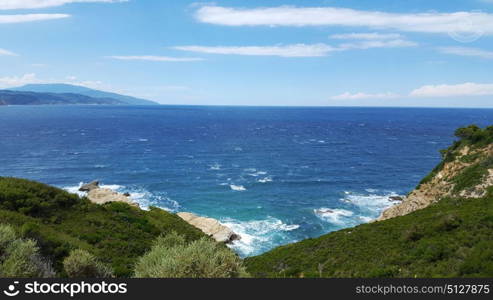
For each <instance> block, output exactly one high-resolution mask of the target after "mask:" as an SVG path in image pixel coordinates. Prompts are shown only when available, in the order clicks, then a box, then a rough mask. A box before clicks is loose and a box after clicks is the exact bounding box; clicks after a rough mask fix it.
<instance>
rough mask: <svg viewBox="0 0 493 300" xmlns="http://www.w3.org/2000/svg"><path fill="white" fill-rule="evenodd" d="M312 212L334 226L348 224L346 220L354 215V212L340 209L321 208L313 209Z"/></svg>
mask: <svg viewBox="0 0 493 300" xmlns="http://www.w3.org/2000/svg"><path fill="white" fill-rule="evenodd" d="M313 212H314V213H315V214H316V215H317V216H318V217H320V218H321V219H323V220H324V221H328V222H330V223H332V224H335V225H344V224H346V223H347V222H348V218H350V217H352V216H353V215H354V212H352V211H349V210H345V209H340V208H326V207H322V208H319V209H314V210H313Z"/></svg>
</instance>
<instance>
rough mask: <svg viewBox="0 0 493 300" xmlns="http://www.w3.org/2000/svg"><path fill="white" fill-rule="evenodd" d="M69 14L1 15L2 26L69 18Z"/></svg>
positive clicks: (0, 22)
mask: <svg viewBox="0 0 493 300" xmlns="http://www.w3.org/2000/svg"><path fill="white" fill-rule="evenodd" d="M68 17H70V15H67V14H25V15H0V24H7V23H25V22H35V21H46V20H56V19H64V18H68Z"/></svg>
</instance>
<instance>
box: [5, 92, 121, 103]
mask: <svg viewBox="0 0 493 300" xmlns="http://www.w3.org/2000/svg"><path fill="white" fill-rule="evenodd" d="M50 104H51V105H54V104H58V105H73V104H100V105H101V104H104V105H125V104H127V103H125V102H123V101H120V100H117V99H113V98H94V97H89V96H85V95H80V94H73V93H64V94H58V93H36V92H20V91H10V90H0V105H50Z"/></svg>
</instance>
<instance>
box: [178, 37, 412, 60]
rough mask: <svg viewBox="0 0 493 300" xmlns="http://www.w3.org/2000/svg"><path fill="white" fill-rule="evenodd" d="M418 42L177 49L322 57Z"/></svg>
mask: <svg viewBox="0 0 493 300" xmlns="http://www.w3.org/2000/svg"><path fill="white" fill-rule="evenodd" d="M416 45H417V44H416V43H414V42H411V41H406V40H391V41H362V42H357V43H347V44H341V45H339V46H330V45H327V44H311V45H307V44H294V45H276V46H233V47H231V46H230V47H227V46H178V47H174V49H176V50H182V51H190V52H199V53H207V54H224V55H249V56H280V57H321V56H327V55H329V54H330V53H332V52H336V51H346V50H352V49H370V48H396V47H412V46H416Z"/></svg>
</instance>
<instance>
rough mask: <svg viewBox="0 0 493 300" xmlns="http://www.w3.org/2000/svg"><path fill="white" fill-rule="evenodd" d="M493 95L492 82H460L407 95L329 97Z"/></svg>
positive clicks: (343, 97)
mask: <svg viewBox="0 0 493 300" xmlns="http://www.w3.org/2000/svg"><path fill="white" fill-rule="evenodd" d="M481 96H493V83H474V82H466V83H460V84H440V85H424V86H421V87H419V88H417V89H414V90H413V91H411V92H410V93H409V94H407V95H399V94H395V93H391V92H387V93H376V94H368V93H363V92H359V93H350V92H345V93H343V94H341V95H336V96H332V97H330V99H331V100H363V99H396V98H454V97H481Z"/></svg>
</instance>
